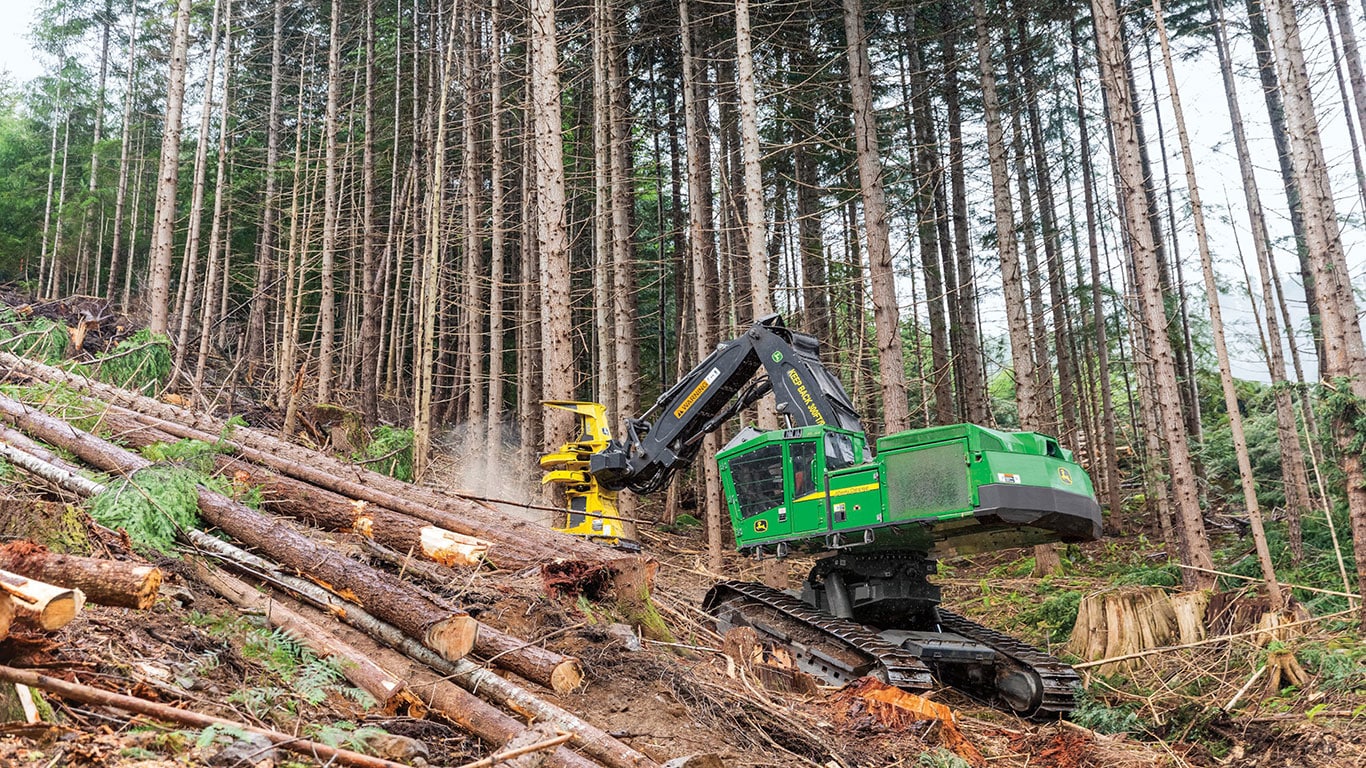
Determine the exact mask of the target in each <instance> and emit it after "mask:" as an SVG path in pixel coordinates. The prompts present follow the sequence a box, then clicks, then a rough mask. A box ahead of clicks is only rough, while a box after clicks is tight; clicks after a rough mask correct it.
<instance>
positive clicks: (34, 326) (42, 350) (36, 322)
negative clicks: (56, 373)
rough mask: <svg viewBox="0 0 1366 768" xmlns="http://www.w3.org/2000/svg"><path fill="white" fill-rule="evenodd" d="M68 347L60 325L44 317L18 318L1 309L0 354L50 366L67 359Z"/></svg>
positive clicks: (63, 330) (12, 313) (11, 312)
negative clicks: (6, 353)
mask: <svg viewBox="0 0 1366 768" xmlns="http://www.w3.org/2000/svg"><path fill="white" fill-rule="evenodd" d="M70 344H71V336H70V334H68V333H67V330H66V327H65V326H63V325H62V324H60V323H55V322H53V321H51V320H49V319H47V318H45V317H30V318H21V317H19V315H17V314H15V312H14V310H12V309H10V308H9V307H3V308H0V351H4V352H9V353H11V354H15V355H18V356H20V357H27V358H29V359H31V360H37V361H39V362H43V363H47V364H49V365H51V364H53V363H57V362H59V361H61V360H62V359H63V358H64V357H66V349H67V347H68V346H69V345H70Z"/></svg>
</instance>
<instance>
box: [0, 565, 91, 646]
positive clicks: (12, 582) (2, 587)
mask: <svg viewBox="0 0 1366 768" xmlns="http://www.w3.org/2000/svg"><path fill="white" fill-rule="evenodd" d="M0 592H5V593H8V594H9V597H10V600H11V601H12V602H13V603H14V609H15V610H14V615H15V618H17V619H19V620H21V621H24V620H27V621H31V622H32V623H34V624H36V625H37V626H39V627H41V628H42V629H45V630H47V631H49V632H51V631H53V630H56V629H61V628H62V627H65V626H66V625H67V624H70V623H71V620H72V619H74V618H76V614H78V613H80V612H81V607H82V606H84V605H85V595H84V594H82V593H81V591H80V590H79V589H68V588H66V587H59V586H56V585H54V584H48V583H46V582H43V581H39V580H37V579H30V578H28V577H26V576H20V575H19V574H17V573H10V572H9V571H5V570H0Z"/></svg>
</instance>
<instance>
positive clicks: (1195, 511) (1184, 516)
mask: <svg viewBox="0 0 1366 768" xmlns="http://www.w3.org/2000/svg"><path fill="white" fill-rule="evenodd" d="M1091 10H1092V17H1093V18H1094V19H1095V26H1096V39H1097V42H1098V46H1097V47H1098V50H1097V58H1098V59H1099V60H1100V71H1101V85H1102V86H1103V88H1104V89H1105V92H1106V96H1107V99H1108V109H1107V112H1108V114H1109V122H1110V127H1111V129H1112V131H1113V133H1114V144H1115V151H1116V158H1115V159H1116V162H1117V164H1118V167H1119V178H1120V182H1121V184H1122V185H1123V187H1122V190H1121V192H1122V201H1121V202H1122V204H1123V208H1124V212H1125V218H1124V227H1125V231H1126V233H1127V235H1128V243H1129V252H1130V258H1131V259H1132V260H1133V263H1134V268H1135V274H1136V276H1137V279H1138V282H1137V283H1136V286H1135V287H1136V288H1137V289H1138V293H1139V301H1140V306H1141V310H1142V313H1143V314H1142V318H1143V322H1144V324H1145V325H1146V327H1147V330H1148V353H1149V356H1150V358H1151V361H1152V366H1153V379H1154V383H1155V385H1156V390H1157V391H1156V396H1157V400H1158V401H1159V402H1161V403H1164V404H1166V405H1167V406H1168V407H1169V408H1170V407H1174V406H1175V404H1176V403H1178V402H1180V398H1181V396H1180V392H1179V391H1178V386H1177V376H1176V360H1175V356H1174V354H1173V351H1172V345H1171V341H1170V339H1169V338H1168V337H1167V333H1166V328H1167V317H1166V308H1165V304H1164V302H1163V298H1162V285H1161V280H1160V276H1159V270H1158V260H1157V246H1156V243H1155V242H1154V240H1153V228H1152V221H1151V217H1152V209H1151V207H1150V206H1149V203H1148V198H1147V195H1146V194H1145V191H1144V184H1143V164H1142V160H1141V158H1140V157H1139V151H1138V150H1139V147H1138V134H1137V129H1136V126H1135V121H1136V119H1137V116H1136V115H1135V114H1134V108H1133V102H1132V100H1131V91H1130V90H1129V87H1128V84H1127V78H1126V76H1125V72H1126V69H1127V64H1126V62H1125V54H1124V46H1123V42H1122V40H1121V38H1120V29H1119V25H1120V19H1119V13H1118V11H1117V10H1116V8H1115V3H1114V0H1092V3H1091ZM1171 415H1172V416H1174V415H1175V414H1171ZM1158 421H1159V422H1160V425H1161V429H1162V430H1163V434H1164V436H1165V437H1166V443H1167V445H1166V448H1167V454H1168V462H1169V468H1170V473H1171V479H1172V487H1173V490H1174V497H1175V498H1174V500H1175V503H1176V511H1177V530H1178V532H1179V534H1180V544H1181V561H1182V562H1183V563H1185V564H1187V565H1192V566H1196V567H1197V568H1205V569H1209V568H1212V567H1213V560H1212V559H1211V557H1210V548H1209V540H1208V538H1207V537H1206V535H1205V524H1204V519H1203V518H1202V517H1201V511H1200V503H1199V492H1198V489H1197V487H1196V482H1195V473H1194V471H1193V468H1192V465H1191V455H1190V447H1189V444H1188V443H1187V438H1186V431H1185V429H1184V428H1183V424H1182V421H1181V419H1178V418H1170V417H1168V418H1160V419H1159V420H1158ZM1184 580H1185V582H1186V584H1187V586H1191V587H1195V588H1202V589H1203V588H1207V587H1209V586H1211V585H1212V584H1213V577H1212V576H1210V575H1209V574H1207V573H1204V572H1201V571H1192V570H1188V571H1186V572H1185V574H1184Z"/></svg>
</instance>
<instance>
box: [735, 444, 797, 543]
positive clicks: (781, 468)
mask: <svg viewBox="0 0 1366 768" xmlns="http://www.w3.org/2000/svg"><path fill="white" fill-rule="evenodd" d="M785 453H786V451H785V450H784V446H783V444H782V443H781V442H768V443H764V444H763V445H760V446H758V447H756V448H754V449H753V450H750V451H748V452H746V453H743V454H740V455H738V456H733V457H731V459H730V462H729V464H730V472H729V475H730V483H729V485H731V488H727V489H726V490H727V492H728V493H730V494H731V498H730V499H728V501H729V502H730V506H731V509H732V510H734V511H735V513H736V515H735V517H738V520H736V519H733V520H732V523H733V524H735V525H736V531H735V536H736V540H737V541H738V542H740V543H741V544H742V545H744V544H746V543H750V542H754V543H761V542H764V541H770V540H775V539H785V538H787V537H788V535H789V534H790V533H791V531H792V522H791V520H790V518H789V516H788V514H787V493H786V486H787V477H786V476H787V474H788V472H787V461H786V457H785V455H784V454H785ZM723 474H724V473H723Z"/></svg>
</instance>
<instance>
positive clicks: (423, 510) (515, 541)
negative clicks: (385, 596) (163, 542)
mask: <svg viewBox="0 0 1366 768" xmlns="http://www.w3.org/2000/svg"><path fill="white" fill-rule="evenodd" d="M0 365H3V366H4V367H6V368H8V369H10V370H12V371H15V372H19V373H22V374H24V375H27V376H30V377H32V378H34V379H37V380H39V381H45V382H60V383H63V384H65V385H67V386H69V387H71V388H73V389H75V390H77V391H79V392H83V393H85V394H87V395H90V396H91V397H92V398H95V399H97V400H98V401H99V402H101V403H107V404H109V405H110V406H112V407H110V408H109V413H108V416H107V419H117V418H118V417H119V416H120V415H123V416H126V417H131V418H134V419H136V420H139V421H141V422H142V423H144V424H149V425H151V426H155V427H156V428H158V429H161V430H163V431H165V432H167V433H169V434H172V435H175V436H176V437H179V438H193V439H197V440H204V441H207V442H211V443H212V442H220V443H221V444H225V445H227V446H228V447H230V448H231V449H232V450H233V451H234V452H235V453H236V455H238V456H239V457H241V458H243V459H246V460H248V461H251V462H254V463H257V464H261V465H263V466H266V467H269V468H271V469H273V470H275V471H276V472H279V473H281V474H283V475H286V476H289V477H293V478H295V479H296V480H303V481H305V482H308V483H311V484H313V485H317V486H319V487H322V488H326V489H328V490H331V491H335V492H336V493H340V494H342V495H343V496H348V497H350V498H353V499H358V500H361V501H365V502H368V503H371V504H377V505H379V506H382V507H387V508H389V509H392V510H394V511H396V512H403V513H404V514H408V515H412V516H413V517H417V518H419V519H422V520H426V521H427V522H430V523H433V524H435V525H439V526H441V527H443V528H446V529H447V530H451V531H455V532H456V533H463V534H465V535H467V536H474V537H476V538H480V539H485V540H487V541H490V542H492V543H493V544H494V545H495V546H494V548H493V549H492V550H491V552H490V557H491V558H492V559H493V562H494V564H495V565H497V566H499V567H507V568H522V567H526V566H529V565H539V564H543V563H547V562H551V561H553V560H556V559H567V560H585V561H590V562H610V561H612V560H617V559H621V557H620V555H619V554H618V553H615V552H613V551H612V550H609V549H605V548H603V547H599V546H597V545H595V544H592V543H590V542H588V541H585V540H583V539H579V538H576V537H573V536H569V535H566V534H561V533H557V532H555V531H551V530H547V529H546V528H545V527H544V526H542V525H539V524H537V523H535V522H532V521H530V520H527V519H524V518H522V517H519V516H517V515H513V514H509V513H507V512H504V511H502V510H499V509H495V508H493V507H491V506H488V505H486V504H482V503H480V502H476V501H473V500H470V499H467V498H463V497H461V496H458V495H454V494H446V493H440V492H437V491H435V490H432V489H429V488H423V487H421V486H415V485H412V484H409V483H405V482H403V481H401V480H395V479H394V478H392V477H389V476H387V475H383V474H380V473H378V472H373V471H371V470H368V469H365V468H363V467H359V466H356V465H353V464H348V463H345V462H342V461H339V460H338V459H335V458H333V457H331V456H328V455H326V454H323V453H319V452H317V451H312V450H309V449H307V448H304V447H302V446H299V445H295V444H293V443H290V442H288V441H286V440H281V439H280V438H278V437H275V436H273V435H269V434H267V433H264V432H260V431H258V430H254V429H251V428H249V427H233V428H231V429H228V427H227V424H226V423H225V422H224V421H222V420H220V419H216V418H213V417H211V416H207V415H204V414H199V413H195V412H193V411H190V410H187V409H185V408H181V407H178V406H175V405H171V404H168V403H163V402H161V401H159V400H155V399H153V398H150V397H144V396H142V395H139V394H137V393H134V392H130V391H128V390H125V389H121V388H119V387H114V386H111V385H108V384H104V383H102V382H98V381H94V380H92V379H88V378H85V377H83V376H78V375H75V374H71V373H67V372H66V371H62V370H60V369H57V368H54V367H52V366H48V365H43V364H42V363H38V362H36V361H33V360H28V359H26V358H22V357H18V356H16V355H12V354H9V353H7V352H0ZM120 412H122V413H120ZM109 423H111V424H112V423H114V422H112V421H111V422H109ZM118 423H120V424H121V425H122V424H124V423H125V422H124V421H123V420H120V421H119V422H118ZM120 428H122V426H121V427H120ZM225 432H227V433H228V438H227V439H226V440H223V439H222V436H223V435H224V433H225Z"/></svg>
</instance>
